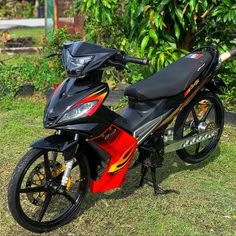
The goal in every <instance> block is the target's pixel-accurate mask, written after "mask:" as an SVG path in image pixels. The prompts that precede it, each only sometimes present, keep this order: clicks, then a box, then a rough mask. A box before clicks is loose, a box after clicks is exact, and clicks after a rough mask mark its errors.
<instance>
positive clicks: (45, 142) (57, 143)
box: [30, 134, 78, 152]
mask: <svg viewBox="0 0 236 236" xmlns="http://www.w3.org/2000/svg"><path fill="white" fill-rule="evenodd" d="M77 144H78V140H74V138H73V137H70V136H67V135H56V134H54V135H51V136H48V137H45V138H41V139H38V140H37V141H35V142H34V143H32V144H31V145H30V146H31V147H32V148H37V149H44V150H50V151H56V152H68V151H71V150H74V148H76V146H77Z"/></svg>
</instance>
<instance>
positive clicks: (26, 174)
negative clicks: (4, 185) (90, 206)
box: [8, 149, 90, 233]
mask: <svg viewBox="0 0 236 236" xmlns="http://www.w3.org/2000/svg"><path fill="white" fill-rule="evenodd" d="M49 155H50V152H49V151H45V150H41V149H31V150H30V151H29V152H28V153H26V155H25V156H24V157H23V158H22V159H21V160H20V162H19V163H18V165H17V166H16V168H15V170H14V172H13V174H12V177H11V180H10V183H9V187H8V206H9V209H10V212H11V214H12V216H13V217H14V219H15V220H16V221H17V222H18V223H19V224H20V225H21V226H22V227H24V228H25V229H28V230H30V231H32V232H37V233H43V232H48V231H51V230H55V229H56V228H58V227H60V226H62V225H64V224H66V223H68V222H69V221H70V220H71V219H72V218H73V217H74V216H75V215H76V214H78V212H79V211H80V208H81V203H82V200H83V199H84V197H85V194H86V193H87V191H88V186H89V180H90V172H89V167H88V163H87V160H86V159H85V157H84V156H80V157H78V158H77V159H76V162H75V164H74V166H73V169H72V171H73V173H72V172H71V176H70V181H68V183H69V184H68V186H67V189H66V192H65V194H64V193H63V194H61V193H59V192H58V193H57V191H54V189H56V188H52V187H54V186H53V184H54V185H55V186H59V185H60V180H61V178H62V175H63V171H64V169H63V168H64V167H63V164H64V163H63V164H62V162H63V161H64V158H63V156H62V155H61V160H59V159H60V157H57V160H56V161H55V160H50V159H49ZM78 170H79V171H78ZM74 180H75V182H73V181H74ZM63 205H64V208H63ZM65 205H66V207H65ZM57 211H58V212H59V213H58V214H57V213H56V212H57Z"/></svg>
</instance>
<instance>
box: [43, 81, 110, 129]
mask: <svg viewBox="0 0 236 236" xmlns="http://www.w3.org/2000/svg"><path fill="white" fill-rule="evenodd" d="M101 89H104V90H106V91H107V92H109V89H108V86H107V84H106V83H101V82H94V81H79V80H76V79H73V78H68V79H66V80H65V81H64V82H63V83H62V84H61V86H60V88H59V89H58V90H57V92H56V93H55V94H54V95H53V96H52V97H51V99H50V101H49V102H48V104H47V106H46V109H45V114H44V126H45V128H57V127H67V128H68V129H69V130H72V129H73V128H76V129H78V128H81V129H82V130H86V129H88V131H89V130H92V129H93V128H94V127H95V126H96V124H97V125H98V123H100V125H103V124H104V123H108V122H106V121H104V120H101V118H100V119H95V118H94V116H96V113H97V112H96V113H95V115H93V116H91V117H88V118H87V117H86V119H84V118H81V119H77V120H74V121H70V122H68V123H64V124H63V125H62V124H60V125H59V124H58V121H59V120H60V118H61V117H62V116H63V115H64V114H65V113H66V112H67V110H68V109H69V108H70V107H72V106H73V105H74V104H75V103H77V102H78V101H80V100H81V99H83V98H85V97H87V96H88V95H90V94H92V93H94V92H96V91H98V90H101ZM101 117H102V116H101ZM81 124H87V125H81ZM88 124H89V125H88ZM73 125H77V126H76V127H73Z"/></svg>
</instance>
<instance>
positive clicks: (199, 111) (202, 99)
mask: <svg viewBox="0 0 236 236" xmlns="http://www.w3.org/2000/svg"><path fill="white" fill-rule="evenodd" d="M204 127H205V128H206V130H205V131H208V130H210V129H212V128H218V129H219V131H218V134H217V136H216V137H213V138H211V139H209V140H207V141H206V143H204V142H201V143H198V144H195V145H193V146H189V147H188V148H183V149H180V150H177V151H176V153H177V155H178V156H179V157H180V159H182V160H183V161H184V162H187V163H190V164H196V163H199V162H202V161H204V160H206V159H207V158H208V157H209V155H210V154H211V153H212V151H213V150H214V149H215V148H216V146H217V144H218V142H219V140H220V137H221V134H222V132H223V128H224V107H223V105H222V103H221V101H220V99H219V97H218V96H217V95H216V94H213V93H211V92H204V93H200V94H198V95H197V96H196V97H195V98H194V99H193V100H192V101H191V102H190V103H189V104H188V105H187V106H186V107H184V109H183V110H182V111H181V112H180V113H179V115H178V117H177V119H176V122H175V127H174V140H181V139H184V138H187V137H192V136H194V135H197V134H199V133H201V129H203V128H204ZM202 132H204V131H202Z"/></svg>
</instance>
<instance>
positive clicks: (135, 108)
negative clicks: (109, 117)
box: [116, 94, 184, 132]
mask: <svg viewBox="0 0 236 236" xmlns="http://www.w3.org/2000/svg"><path fill="white" fill-rule="evenodd" d="M183 100H184V98H183V95H182V94H180V95H177V96H174V97H169V98H163V99H157V100H149V101H143V102H137V101H132V100H131V99H130V100H129V106H128V107H127V108H126V109H125V110H124V111H123V112H122V113H121V114H120V115H121V117H122V118H117V120H116V122H117V124H119V125H121V126H123V127H125V128H126V129H127V128H128V129H129V130H130V131H132V132H133V131H135V130H136V129H137V128H139V127H141V126H142V125H144V124H146V123H147V122H149V121H151V120H154V119H155V118H157V117H159V116H161V115H163V114H165V113H168V112H171V111H173V110H174V109H176V108H177V107H178V106H179V105H180V104H181V103H182V102H183ZM124 119H125V121H124Z"/></svg>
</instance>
